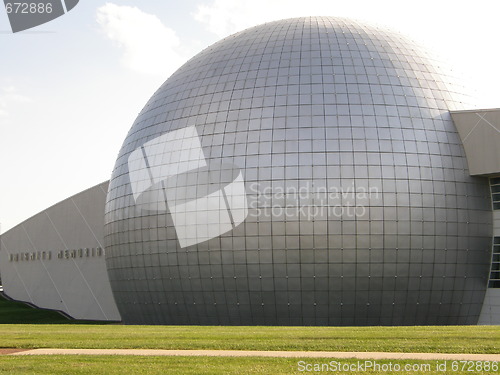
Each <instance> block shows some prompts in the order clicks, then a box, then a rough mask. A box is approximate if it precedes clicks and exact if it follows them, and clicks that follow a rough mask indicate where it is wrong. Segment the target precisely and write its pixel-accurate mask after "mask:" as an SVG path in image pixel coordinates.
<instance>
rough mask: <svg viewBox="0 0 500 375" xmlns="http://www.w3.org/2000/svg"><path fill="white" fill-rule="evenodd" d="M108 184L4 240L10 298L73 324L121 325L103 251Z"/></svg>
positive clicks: (3, 268)
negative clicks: (54, 312)
mask: <svg viewBox="0 0 500 375" xmlns="http://www.w3.org/2000/svg"><path fill="white" fill-rule="evenodd" d="M108 183H109V181H106V182H103V183H100V184H98V185H96V186H94V187H91V188H89V189H86V190H84V191H82V192H80V193H78V194H76V195H73V196H71V197H69V198H67V199H65V200H63V201H61V202H59V203H57V204H55V205H53V206H51V207H49V208H47V209H46V210H44V211H42V212H40V213H38V214H36V215H34V216H32V217H31V218H29V219H27V220H25V221H24V222H22V223H21V224H18V225H17V226H15V227H14V228H12V229H10V230H9V231H7V232H5V233H4V234H2V235H1V237H0V238H1V241H0V244H1V247H0V275H1V278H2V284H3V289H4V294H5V295H6V296H8V297H9V298H12V299H14V300H17V301H22V302H27V303H29V304H32V305H34V306H37V307H40V308H44V309H50V310H57V311H61V312H63V313H64V314H66V315H68V316H70V317H72V318H74V319H80V320H97V321H120V320H121V317H120V313H119V312H118V309H117V307H116V303H115V300H114V297H113V293H112V291H111V286H110V282H109V278H108V273H107V270H106V262H105V249H104V246H103V244H104V241H103V238H104V232H103V231H104V205H105V201H106V194H107V190H108Z"/></svg>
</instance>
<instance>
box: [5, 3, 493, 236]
mask: <svg viewBox="0 0 500 375" xmlns="http://www.w3.org/2000/svg"><path fill="white" fill-rule="evenodd" d="M55 1H58V0H55ZM499 13H500V1H498V0H476V1H462V0H454V1H448V0H433V1H429V0H419V1H410V0H407V1H401V0H398V1H394V0H377V1H374V0H349V1H345V0H341V1H339V0H308V1H294V0H250V1H247V0H183V1H179V0H175V1H174V0H162V1H159V0H142V1H128V0H112V1H101V0H81V1H80V3H79V4H78V5H77V6H76V7H75V8H74V9H73V10H71V11H70V12H68V13H67V14H66V15H64V16H62V17H60V18H57V19H55V20H54V21H51V22H49V23H46V24H44V25H41V26H38V27H36V28H33V29H30V30H27V31H24V32H20V33H16V34H13V33H12V31H11V28H10V25H9V23H8V18H7V14H6V12H5V9H4V8H2V7H0V223H1V228H0V231H1V232H2V233H3V232H5V231H6V230H8V229H10V228H12V227H14V226H15V225H17V224H19V223H21V222H22V221H24V220H26V219H28V218H29V217H31V216H33V215H35V214H36V213H38V212H40V211H42V210H44V209H46V208H48V207H49V206H51V205H53V204H56V203H57V202H59V201H61V200H63V199H65V198H68V197H70V196H71V195H74V194H76V193H78V192H80V191H83V190H85V189H87V188H89V187H92V186H94V185H97V184H98V183H100V182H103V181H105V180H107V179H109V178H110V176H111V172H112V170H113V167H114V163H115V160H116V156H117V154H118V151H119V149H120V147H121V144H122V142H123V141H124V139H125V136H126V134H127V132H128V130H129V129H130V127H131V125H132V123H133V122H134V120H135V118H136V116H137V114H138V113H139V112H140V111H141V109H142V107H143V106H144V105H145V104H146V102H147V100H148V99H149V97H150V96H151V95H152V94H153V93H154V92H155V90H156V89H157V88H158V87H159V86H160V85H161V84H162V83H163V82H164V81H165V80H166V79H167V78H168V77H169V76H170V74H172V73H173V72H174V71H175V70H176V69H177V68H179V67H180V66H181V65H182V64H183V63H184V62H185V61H187V60H188V59H189V58H190V57H192V56H194V55H195V54H197V53H198V52H200V51H201V50H202V49H204V48H206V47H208V46H209V45H210V44H212V43H215V42H216V41H218V40H219V39H221V38H223V37H225V36H228V35H230V34H232V33H234V32H238V31H241V30H243V29H245V28H248V27H251V26H255V25H258V24H261V23H264V22H269V21H273V20H278V19H284V18H290V17H300V16H317V15H325V16H337V17H348V18H353V19H356V20H360V21H366V22H367V23H371V24H376V25H380V26H385V27H387V28H390V29H393V30H395V31H399V32H401V33H403V34H405V35H407V36H409V37H410V38H411V39H413V40H415V41H416V42H418V43H420V44H421V45H423V46H425V47H427V48H428V49H430V50H433V51H435V52H437V53H438V54H439V55H441V57H442V59H443V60H444V61H445V63H447V64H448V65H449V66H453V69H454V70H456V71H457V72H460V75H461V76H463V77H464V79H467V80H468V81H469V82H471V84H472V87H473V88H474V90H475V91H476V96H477V97H478V106H479V107H482V108H499V107H500V95H499V94H498V89H499V88H500V73H499V69H498V65H499V62H500V48H499V37H500V26H499V24H498V14H499Z"/></svg>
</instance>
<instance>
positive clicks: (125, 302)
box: [0, 17, 500, 325]
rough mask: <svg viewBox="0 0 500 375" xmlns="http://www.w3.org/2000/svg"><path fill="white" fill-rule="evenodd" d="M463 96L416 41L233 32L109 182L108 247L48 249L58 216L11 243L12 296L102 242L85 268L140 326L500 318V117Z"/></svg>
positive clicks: (155, 104) (184, 73) (181, 79)
mask: <svg viewBox="0 0 500 375" xmlns="http://www.w3.org/2000/svg"><path fill="white" fill-rule="evenodd" d="M467 94H468V91H467V89H466V88H464V87H461V85H460V81H459V80H457V79H455V78H454V77H453V74H452V72H451V71H450V70H448V69H445V68H443V66H442V65H441V63H439V62H438V61H436V60H435V59H434V58H433V57H432V56H431V55H429V54H428V53H426V52H425V51H423V50H422V49H421V48H420V47H419V46H417V45H415V44H414V43H413V42H411V41H409V40H407V39H405V38H404V37H402V36H400V35H398V34H396V33H393V32H391V31H387V30H385V29H381V28H377V27H372V26H367V25H364V24H361V23H358V22H355V21H351V20H346V19H338V18H332V17H309V18H297V19H290V20H282V21H277V22H271V23H268V24H265V25H261V26H257V27H254V28H251V29H248V30H245V31H242V32H240V33H237V34H235V35H232V36H230V37H228V38H225V39H223V40H222V41H220V42H218V43H216V44H214V45H213V46H211V47H209V48H207V49H206V50H204V51H202V52H201V53H200V54H198V55H196V56H195V57H193V58H192V59H191V60H189V61H188V62H187V63H186V64H185V65H184V66H182V67H181V68H180V69H179V70H178V71H177V72H176V73H174V74H173V75H172V76H171V77H170V78H169V79H168V80H167V81H166V82H165V83H164V84H163V85H162V86H161V87H160V89H159V90H158V91H157V92H156V93H155V94H154V95H153V96H152V98H151V99H150V100H149V102H148V103H147V104H146V106H145V107H144V109H143V110H142V112H141V113H140V114H139V116H138V118H137V119H136V121H135V123H134V124H133V126H132V128H131V130H130V131H129V133H128V135H127V137H126V139H125V141H124V143H123V146H122V149H121V150H120V153H119V156H118V159H117V162H116V165H115V168H114V170H113V174H112V176H111V180H110V182H109V188H108V189H107V198H106V203H105V204H104V201H103V199H104V198H103V197H104V196H105V194H104V193H102V188H104V186H105V185H101V188H100V189H101V190H100V191H98V192H97V191H96V192H95V193H96V194H97V195H98V198H97V197H91V198H89V199H91V200H93V199H94V198H96V200H95V201H93V203H92V204H91V205H90V206H92V207H94V208H93V212H94V213H96V215H97V216H93V217H92V218H89V217H88V215H87V216H86V217H87V220H85V221H86V222H88V223H92V225H94V224H95V226H96V227H99V228H100V229H95V230H93V231H92V232H93V233H94V235H93V238H94V240H92V236H91V235H90V234H89V235H88V236H86V237H85V238H81V240H78V241H77V242H74V243H72V242H70V241H69V238H73V237H75V238H80V232H79V229H75V226H72V227H71V228H67V227H64V228H62V227H61V228H59V226H56V227H57V229H58V230H57V233H59V234H55V235H54V241H53V242H51V243H50V246H45V245H44V246H41V245H36V244H38V241H40V243H42V242H43V241H45V235H46V234H45V231H42V230H40V229H39V228H43V225H46V226H48V227H51V226H52V227H53V226H54V225H53V224H51V221H54V219H53V217H54V215H52V214H49V215H45V214H44V213H42V214H40V215H41V216H40V215H39V216H40V218H39V219H38V221H37V222H36V225H34V227H33V229H32V230H31V232H32V233H33V234H32V235H30V238H32V239H33V238H35V239H36V241H33V240H31V242H30V241H27V240H23V236H25V234H24V229H23V228H22V226H23V225H21V227H16V228H14V229H13V230H11V231H9V232H7V233H6V234H4V235H3V236H2V250H1V251H0V253H1V254H2V255H1V258H0V271H1V272H2V279H4V287H5V288H6V293H7V294H8V295H11V293H12V292H11V291H13V290H17V292H16V293H18V294H16V296H15V298H16V299H20V300H26V301H31V302H32V300H33V295H37V294H38V293H41V291H40V289H39V290H36V291H33V292H31V293H29V294H28V293H24V292H22V290H23V288H24V287H21V285H23V284H25V281H24V278H28V276H27V275H43V274H44V272H45V271H44V269H43V265H45V264H46V263H47V262H43V260H44V259H43V256H44V255H43V251H45V252H47V251H48V249H59V250H58V252H57V253H56V254H58V255H59V254H61V257H62V259H61V260H63V259H66V258H64V257H65V256H66V252H67V251H69V252H68V258H67V260H70V261H71V260H73V261H75V259H79V257H80V253H79V251H80V250H81V251H82V252H83V253H82V254H85V253H84V252H85V249H94V248H99V249H101V250H102V254H104V253H105V264H104V259H103V258H102V257H101V256H96V257H94V258H92V259H94V260H97V261H98V264H97V265H96V266H95V269H93V270H90V269H87V270H86V271H82V273H83V274H84V275H87V272H88V275H93V277H97V276H95V275H97V274H99V275H100V276H99V277H98V279H99V280H100V285H104V284H106V286H105V288H104V289H105V290H106V292H105V295H103V298H104V299H106V300H107V301H108V307H107V311H109V314H108V315H109V317H112V318H113V319H114V318H116V317H118V313H117V311H119V312H120V316H121V319H122V320H123V322H124V323H126V324H216V325H433V324H478V323H479V324H500V295H499V293H497V292H498V291H500V285H499V283H500V253H499V252H500V250H499V249H500V232H499V230H498V228H500V224H499V223H500V221H499V220H500V216H498V215H497V212H500V211H497V210H499V209H500V180H499V178H500V154H498V147H496V146H497V145H498V137H499V134H498V133H500V118H499V117H500V116H499V113H500V110H471V108H474V102H473V99H472V98H470V97H468V95H467ZM485 142H486V143H485ZM478 145H479V146H478ZM481 145H482V146H483V147H481ZM94 189H95V188H94ZM82 194H84V193H82ZM497 195H498V197H497ZM70 199H73V198H70ZM61 204H63V203H61ZM67 204H69V203H68V202H67V203H64V205H67ZM64 205H63V207H64ZM497 206H498V207H497ZM55 207H57V206H55ZM99 209H101V211H99ZM49 210H50V209H49ZM97 212H100V214H97ZM103 212H105V216H104V217H102V216H99V215H102V213H103ZM44 215H45V216H44ZM61 215H62V216H60V217H63V216H64V215H65V214H63V213H61ZM69 215H70V216H71V214H69ZM56 216H58V215H56ZM74 217H75V218H78V215H76V214H75V215H74ZM49 219H50V220H49ZM30 220H33V219H30ZM75 220H76V219H75ZM79 220H80V219H79ZM37 228H38V229H37ZM76 228H82V226H77V227H76ZM35 229H36V230H35ZM99 231H101V232H99ZM62 233H65V236H67V238H68V240H65V241H64V242H63V241H61V240H60V237H62ZM89 233H90V232H89ZM23 241H25V242H23ZM26 241H27V242H26ZM31 243H33V244H31ZM19 249H22V250H19ZM26 249H27V250H28V251H26ZM39 251H42V253H40V254H41V255H38V252H39ZM61 251H62V252H61ZM16 254H19V256H20V257H21V258H22V259H24V258H26V257H27V258H28V259H29V258H31V257H32V256H33V257H35V259H34V260H30V261H28V260H26V261H25V260H22V261H11V260H10V259H11V258H12V257H14V258H12V259H15V257H16ZM23 254H24V255H23ZM26 254H27V255H26ZM33 254H34V255H33ZM45 256H47V255H45ZM37 257H42V259H41V260H42V261H39V260H38V259H37ZM81 258H82V259H86V258H85V257H83V255H82V257H81ZM36 262H38V263H36ZM33 264H37V265H42V267H38V268H36V272H34V271H33V269H35V268H33ZM54 264H55V263H54ZM62 264H63V263H60V264H59V263H58V265H59V266H61V265H62ZM65 264H70V265H71V264H72V263H71V262H66V263H65ZM18 265H23V266H24V265H27V266H26V267H30V265H31V267H32V268H31V269H29V268H26V267H25V268H23V269H21V271H19V270H20V268H19V267H18ZM104 265H105V266H106V268H107V270H106V268H105V267H104ZM75 270H76V269H75V268H74V267H73V269H72V270H69V269H64V270H63V268H60V270H59V269H58V270H57V271H55V270H54V271H52V272H58V273H61V274H66V275H67V276H68V278H70V279H71V277H74V276H72V275H74V274H75ZM69 272H73V274H72V275H70V274H69ZM6 274H7V275H10V276H8V277H7V279H8V280H12V281H13V282H6V281H5V278H6ZM76 274H77V273H76ZM12 275H17V276H12ZM16 277H17V279H16ZM30 277H32V276H30ZM49 279H54V278H53V277H50V278H49ZM85 279H88V277H85ZM58 280H60V281H58V282H57V283H55V282H54V283H53V284H54V286H56V285H57V286H58V285H59V283H60V282H61V283H62V282H63V278H61V279H58ZM14 285H16V287H14ZM44 285H48V284H44ZM82 285H85V283H83V284H82V283H81V282H77V283H73V284H71V287H69V286H68V288H69V289H71V290H78V289H79V288H82ZM16 288H17V289H16ZM58 288H59V287H58ZM58 288H55V289H58ZM24 289H27V288H24ZM41 289H45V287H44V288H41ZM87 290H94V287H92V286H91V287H89V288H87ZM111 290H112V292H113V296H111V292H110V291H111ZM19 291H21V292H19ZM23 293H24V294H23ZM53 295H54V296H55V294H53ZM11 296H12V295H11ZM41 300H44V301H47V297H46V296H43V298H41ZM50 300H51V301H52V302H51V303H52V304H53V305H54V306H56V307H52V308H57V309H62V308H61V306H60V305H61V304H59V305H58V304H57V298H56V297H51V298H50ZM95 300H96V299H95V298H94V297H93V296H92V293H90V294H89V293H87V296H86V297H85V298H83V297H81V298H80V301H85V302H82V303H86V304H87V305H88V309H87V310H86V311H93V312H95V311H96V310H98V309H99V308H100V307H99V306H101V307H102V303H99V304H96V303H95ZM37 301H39V300H37ZM115 302H116V306H115V305H114V304H115ZM66 304H67V305H68V302H67V303H66ZM111 305H113V306H111ZM116 308H117V309H118V310H114V309H116ZM67 310H70V309H69V308H68V309H67ZM101 310H103V309H102V308H101ZM71 311H73V314H71V313H70V315H74V311H75V310H74V309H72V310H71ZM101 316H102V315H101ZM109 317H108V319H110V318H109ZM105 319H106V318H105ZM113 319H112V320H113Z"/></svg>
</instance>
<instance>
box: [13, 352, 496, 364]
mask: <svg viewBox="0 0 500 375" xmlns="http://www.w3.org/2000/svg"><path fill="white" fill-rule="evenodd" d="M9 355H15V356H25V355H140V356H208V357H282V358H355V359H402V360H405V359H421V360H456V361H466V360H467V361H497V362H500V354H446V353H385V352H298V351H295V352H294V351H257V350H158V349H33V350H26V351H22V352H18V353H12V354H9Z"/></svg>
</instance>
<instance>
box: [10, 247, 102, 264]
mask: <svg viewBox="0 0 500 375" xmlns="http://www.w3.org/2000/svg"><path fill="white" fill-rule="evenodd" d="M103 254H104V250H103V249H102V248H101V247H87V248H82V249H66V250H58V251H52V250H49V251H21V252H18V253H11V254H9V262H29V261H38V260H53V259H63V260H64V259H78V258H95V257H101V256H103Z"/></svg>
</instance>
